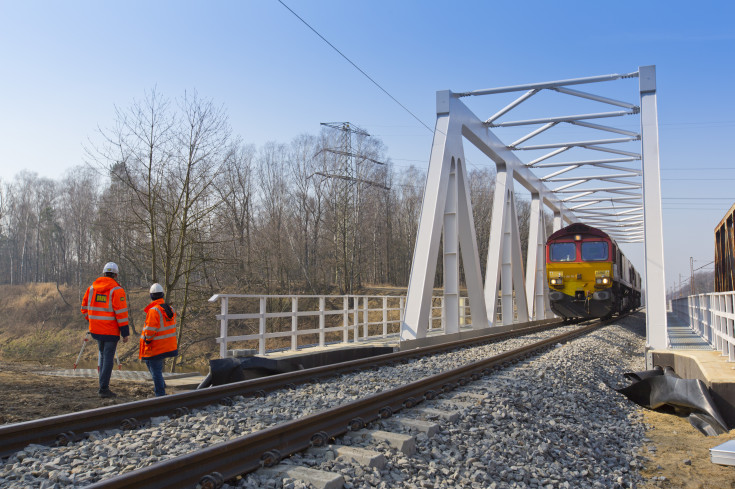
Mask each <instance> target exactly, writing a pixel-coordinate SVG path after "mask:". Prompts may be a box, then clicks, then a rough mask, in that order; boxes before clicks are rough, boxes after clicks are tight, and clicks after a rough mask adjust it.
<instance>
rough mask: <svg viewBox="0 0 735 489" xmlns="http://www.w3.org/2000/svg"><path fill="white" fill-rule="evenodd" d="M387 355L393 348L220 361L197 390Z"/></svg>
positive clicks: (368, 348)
mask: <svg viewBox="0 0 735 489" xmlns="http://www.w3.org/2000/svg"><path fill="white" fill-rule="evenodd" d="M386 353H393V348H392V347H381V346H368V347H361V348H345V349H340V350H329V351H322V352H317V353H309V354H306V355H298V356H294V357H290V358H282V359H278V360H276V359H270V358H263V357H244V358H218V359H215V360H210V361H209V374H207V377H206V378H205V379H204V381H203V382H202V383H201V384H199V387H197V388H198V389H202V388H204V387H209V386H213V385H224V384H231V383H232V382H240V381H243V380H250V379H257V378H260V377H266V376H268V375H276V374H282V373H286V372H294V371H296V370H303V369H306V368H313V367H320V366H322V365H332V364H334V363H341V362H347V361H349V360H357V359H359V358H367V357H372V356H376V355H384V354H386Z"/></svg>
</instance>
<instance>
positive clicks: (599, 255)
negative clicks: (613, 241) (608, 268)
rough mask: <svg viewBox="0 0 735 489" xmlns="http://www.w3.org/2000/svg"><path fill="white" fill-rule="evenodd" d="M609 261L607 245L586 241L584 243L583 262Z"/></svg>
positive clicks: (602, 242) (600, 242) (601, 242)
mask: <svg viewBox="0 0 735 489" xmlns="http://www.w3.org/2000/svg"><path fill="white" fill-rule="evenodd" d="M607 259H608V252H607V243H606V242H604V241H585V242H584V243H582V261H604V260H607Z"/></svg>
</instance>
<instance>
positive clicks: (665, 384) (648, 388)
mask: <svg viewBox="0 0 735 489" xmlns="http://www.w3.org/2000/svg"><path fill="white" fill-rule="evenodd" d="M625 377H626V378H627V379H629V380H632V381H633V383H632V384H631V385H629V386H628V387H624V388H622V389H616V390H617V391H618V392H620V393H621V394H623V395H625V396H626V397H627V398H628V399H630V400H631V401H633V402H635V403H636V404H638V405H640V406H643V407H645V408H648V409H654V410H655V409H660V408H662V407H665V406H668V407H670V408H673V409H674V410H675V412H677V413H678V414H681V415H684V416H688V417H689V422H690V423H691V425H692V426H694V427H695V428H697V429H698V430H699V431H701V432H702V433H704V434H705V435H707V436H715V435H719V434H721V433H726V432H727V431H728V427H727V423H725V421H724V420H723V419H722V416H720V413H719V411H718V410H717V407H716V406H715V403H714V402H713V401H712V397H711V396H710V393H709V389H708V388H707V386H706V385H705V383H704V382H702V381H701V380H699V379H682V378H681V377H679V376H678V375H676V373H675V372H674V371H673V370H672V369H671V368H669V367H667V368H666V369H661V368H660V367H659V368H657V369H655V370H647V371H644V372H631V373H626V374H625Z"/></svg>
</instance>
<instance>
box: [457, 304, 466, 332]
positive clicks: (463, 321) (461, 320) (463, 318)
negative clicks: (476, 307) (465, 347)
mask: <svg viewBox="0 0 735 489" xmlns="http://www.w3.org/2000/svg"><path fill="white" fill-rule="evenodd" d="M466 304H467V298H466V297H460V298H459V326H460V328H461V327H462V326H466V325H467V312H466V311H465V306H466Z"/></svg>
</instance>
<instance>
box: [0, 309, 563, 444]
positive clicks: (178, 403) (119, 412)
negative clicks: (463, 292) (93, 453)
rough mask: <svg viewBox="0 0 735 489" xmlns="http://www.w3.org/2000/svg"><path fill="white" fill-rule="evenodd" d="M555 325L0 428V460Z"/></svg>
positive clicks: (547, 322)
mask: <svg viewBox="0 0 735 489" xmlns="http://www.w3.org/2000/svg"><path fill="white" fill-rule="evenodd" d="M559 324H560V321H556V320H554V321H544V322H543V323H542V324H534V325H532V326H528V327H521V328H518V329H515V330H512V331H504V332H502V333H491V334H488V335H483V336H478V337H474V338H470V339H461V340H457V341H452V342H449V343H441V344H437V345H431V346H427V347H421V348H416V349H413V350H407V351H398V352H393V353H387V354H384V355H376V356H373V357H368V358H362V359H358V360H351V361H348V362H342V363H339V364H332V365H324V366H321V367H314V368H310V369H304V370H297V371H295V372H288V373H284V374H278V375H272V376H268V377H261V378H258V379H251V380H245V381H241V382H234V383H231V384H226V385H220V386H216V387H209V388H206V389H198V390H194V391H189V392H181V393H178V394H173V395H169V396H163V397H156V398H151V399H144V400H141V401H133V402H129V403H125V404H118V405H113V406H106V407H101V408H96V409H89V410H86V411H79V412H76V413H69V414H62V415H59V416H53V417H50V418H43V419H38V420H33V421H25V422H21V423H14V424H9V425H4V426H0V457H7V456H9V455H12V454H13V453H15V452H17V451H18V450H21V449H23V448H24V447H26V446H28V445H29V444H31V443H35V444H41V445H50V444H56V445H66V444H68V443H69V442H73V441H78V440H80V439H82V438H84V437H86V434H87V433H89V432H92V431H99V430H104V429H111V428H121V429H135V428H138V427H140V426H142V425H143V424H144V423H145V422H147V420H149V419H150V418H153V417H157V416H175V417H178V416H182V415H184V414H186V413H188V412H189V411H190V410H192V409H196V408H200V407H203V406H207V405H210V404H215V403H231V402H232V397H235V396H259V395H265V393H266V392H268V391H273V390H276V389H280V388H284V387H291V386H293V385H297V384H300V383H304V382H308V381H311V380H314V379H318V378H324V377H332V376H334V375H338V374H340V373H344V372H346V371H355V370H358V369H362V368H370V367H378V366H380V365H384V364H386V363H391V362H396V361H401V360H404V359H409V358H413V357H418V356H424V355H430V354H433V353H437V352H440V351H449V350H453V349H456V348H462V347H466V346H470V345H473V344H478V343H485V342H493V341H500V340H504V339H506V338H510V337H513V336H520V335H524V334H532V333H535V332H538V331H542V330H545V329H549V328H552V327H556V326H558V325H559Z"/></svg>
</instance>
